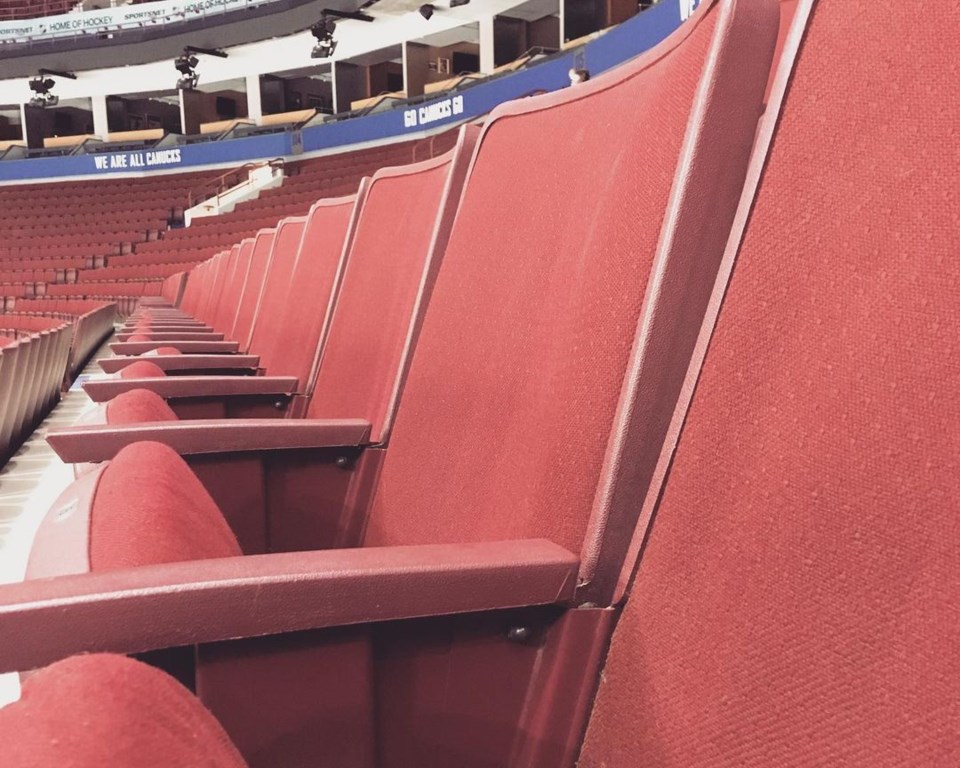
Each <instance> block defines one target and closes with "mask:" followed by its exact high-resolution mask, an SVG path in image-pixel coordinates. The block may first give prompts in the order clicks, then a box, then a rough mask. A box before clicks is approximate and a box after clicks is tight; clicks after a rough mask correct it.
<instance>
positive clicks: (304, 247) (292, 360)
mask: <svg viewBox="0 0 960 768" xmlns="http://www.w3.org/2000/svg"><path fill="white" fill-rule="evenodd" d="M366 189H367V181H366V180H364V182H363V183H362V184H361V185H360V189H359V191H358V192H357V194H355V195H349V196H347V197H333V198H324V199H322V200H318V201H317V202H316V203H314V204H313V206H312V207H311V208H310V213H309V214H308V216H307V223H306V226H305V227H304V230H303V234H302V236H301V240H300V246H299V248H298V249H297V261H296V264H295V265H294V271H293V279H292V280H291V282H290V290H289V293H288V294H287V296H286V302H285V303H284V306H283V307H282V309H281V317H280V322H279V324H278V326H277V331H276V333H275V334H273V335H272V336H270V337H268V338H267V339H266V340H265V343H264V345H263V347H262V349H261V350H260V352H259V354H260V365H261V367H263V368H266V369H267V370H269V371H270V372H271V374H272V375H275V376H296V377H297V379H298V380H299V381H300V384H301V390H302V391H305V389H306V384H307V383H308V382H309V381H310V372H311V371H312V370H313V368H314V366H315V364H316V359H317V355H318V351H319V349H320V346H321V344H322V343H323V339H324V338H325V336H326V329H327V327H328V325H329V322H330V315H331V313H332V311H333V303H334V298H335V296H336V289H337V286H338V285H339V283H340V276H341V274H342V272H343V266H344V263H345V259H346V254H347V253H348V252H349V249H350V244H351V242H352V241H353V232H354V230H355V228H356V222H357V220H358V219H359V216H360V211H361V210H362V209H363V204H364V199H365V198H366Z"/></svg>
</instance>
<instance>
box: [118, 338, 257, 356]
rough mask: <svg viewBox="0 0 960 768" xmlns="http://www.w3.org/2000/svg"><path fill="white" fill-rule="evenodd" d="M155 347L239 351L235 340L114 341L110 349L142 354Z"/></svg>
mask: <svg viewBox="0 0 960 768" xmlns="http://www.w3.org/2000/svg"><path fill="white" fill-rule="evenodd" d="M157 347H175V348H176V349H179V350H180V351H181V352H184V353H187V354H191V353H192V354H201V355H232V354H234V353H236V352H239V351H240V344H239V343H238V342H236V341H115V342H113V343H112V344H111V345H110V349H111V350H112V351H113V354H115V355H142V354H143V353H144V352H150V351H151V350H154V349H157Z"/></svg>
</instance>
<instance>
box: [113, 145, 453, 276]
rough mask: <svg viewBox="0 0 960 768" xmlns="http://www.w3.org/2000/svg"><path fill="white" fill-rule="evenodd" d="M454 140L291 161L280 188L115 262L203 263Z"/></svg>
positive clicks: (443, 148)
mask: <svg viewBox="0 0 960 768" xmlns="http://www.w3.org/2000/svg"><path fill="white" fill-rule="evenodd" d="M455 141H456V132H455V131H447V132H446V133H444V134H441V135H440V136H438V137H437V138H436V139H435V140H434V141H431V142H426V143H425V142H422V141H421V142H403V143H400V144H391V145H387V146H382V147H374V148H372V149H361V150H356V151H354V152H349V153H345V154H338V155H328V156H325V157H320V158H316V159H313V160H304V161H302V162H299V163H288V164H287V165H286V167H285V170H286V173H287V174H288V177H287V178H286V179H285V180H284V182H283V184H282V185H281V186H279V187H276V188H273V189H267V190H264V191H262V192H261V193H260V195H259V196H258V197H257V198H256V199H254V200H249V201H247V202H242V203H239V204H238V205H237V206H236V207H235V208H234V210H233V211H231V212H229V213H224V214H220V215H219V216H207V217H201V218H197V219H194V220H193V223H192V224H191V226H189V227H184V228H181V229H172V230H169V231H168V232H166V233H165V235H164V237H163V238H162V239H161V240H159V241H157V242H152V243H144V244H142V245H140V246H138V247H137V249H136V253H135V254H132V255H128V256H118V257H115V258H113V259H111V260H110V263H111V264H113V265H120V264H145V263H150V262H148V261H146V260H145V258H149V259H152V263H196V262H198V261H202V260H204V259H206V258H209V257H210V256H212V255H214V254H215V253H218V252H219V251H221V250H223V249H224V248H227V247H229V246H230V245H231V244H232V243H234V242H239V240H242V239H243V238H245V237H252V236H253V235H255V234H256V233H257V231H258V230H260V229H262V228H264V227H270V226H274V225H275V224H276V223H277V221H278V220H279V219H281V218H282V217H284V216H302V215H303V214H305V213H306V212H307V211H308V210H309V209H310V206H311V205H312V204H313V203H314V202H315V201H316V200H317V198H320V197H338V196H340V195H349V194H352V193H354V192H356V191H357V185H358V184H359V182H360V179H361V178H363V177H364V176H371V175H373V173H374V172H375V171H376V170H378V169H379V168H383V167H385V166H391V165H402V164H405V163H410V162H413V160H414V159H415V157H414V155H415V153H416V155H417V158H416V159H428V158H429V157H434V156H436V155H440V154H443V153H444V152H446V151H447V150H448V149H450V148H451V147H452V146H453V143H454V142H455ZM148 255H149V256H148Z"/></svg>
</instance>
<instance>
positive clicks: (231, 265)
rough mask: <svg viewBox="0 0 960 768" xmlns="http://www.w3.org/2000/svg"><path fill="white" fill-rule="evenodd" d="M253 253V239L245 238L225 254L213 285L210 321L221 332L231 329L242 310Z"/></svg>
mask: <svg viewBox="0 0 960 768" xmlns="http://www.w3.org/2000/svg"><path fill="white" fill-rule="evenodd" d="M252 253H253V241H252V240H244V241H243V242H242V243H240V244H238V245H234V246H233V247H232V248H231V249H230V250H229V251H227V252H226V254H225V255H224V257H223V258H224V261H223V265H222V266H221V268H220V270H219V273H218V275H217V278H216V282H215V284H214V285H212V286H211V291H210V296H211V299H210V306H211V310H210V315H211V317H210V321H209V322H210V326H211V327H212V328H213V329H214V330H216V331H219V332H220V333H224V334H225V333H227V332H228V331H230V330H231V329H232V328H233V324H234V322H235V321H236V317H237V313H238V312H239V311H240V294H241V293H242V291H243V286H244V283H245V281H246V277H247V272H248V271H249V270H250V262H251V257H252Z"/></svg>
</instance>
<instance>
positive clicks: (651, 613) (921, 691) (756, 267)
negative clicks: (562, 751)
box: [580, 0, 960, 768]
mask: <svg viewBox="0 0 960 768" xmlns="http://www.w3.org/2000/svg"><path fill="white" fill-rule="evenodd" d="M958 44H960V3H957V2H948V3H940V4H938V5H937V10H936V12H935V13H928V12H925V11H924V10H922V9H921V8H919V7H918V6H915V5H912V4H906V3H893V4H890V3H875V2H866V1H864V2H854V1H853V0H835V1H834V2H820V3H817V4H816V5H815V6H814V10H813V17H812V22H811V25H810V27H809V29H808V31H807V34H806V37H805V39H804V43H803V46H802V49H801V52H800V58H799V62H798V65H797V69H796V71H795V73H794V75H793V78H792V81H791V85H790V88H789V91H788V94H787V99H786V102H785V112H784V114H783V115H782V118H781V121H780V126H779V130H778V133H777V136H776V137H775V140H774V144H773V148H772V154H771V156H770V158H769V159H768V164H767V168H766V171H765V174H764V177H763V179H762V182H761V187H760V190H759V196H758V198H757V201H756V204H755V206H754V209H753V213H752V216H751V219H750V223H749V226H748V230H747V233H746V236H745V239H744V242H743V246H742V248H741V252H740V255H739V258H738V262H737V264H736V267H735V271H734V273H733V278H732V282H731V285H730V288H729V291H728V294H727V296H726V299H725V302H724V306H723V308H722V311H721V314H720V317H719V322H718V325H717V328H716V331H715V333H714V336H713V339H712V341H711V345H710V348H709V351H708V354H707V358H706V361H705V365H704V368H703V372H702V375H701V378H700V381H699V384H698V388H697V391H696V394H695V397H694V400H693V402H692V405H691V408H690V411H689V413H688V416H687V421H686V425H685V427H684V431H683V434H682V436H681V439H680V444H679V447H678V450H677V453H676V456H675V459H674V462H673V466H672V468H671V472H670V476H669V478H668V481H667V485H666V488H665V490H664V494H663V498H662V501H661V503H660V505H659V509H658V512H657V516H656V519H655V523H654V526H653V529H652V532H651V534H650V538H649V541H648V543H647V547H646V550H645V553H644V555H643V558H642V561H641V563H640V566H639V570H638V572H637V575H636V577H635V583H634V586H633V592H632V595H631V596H630V598H629V601H628V603H627V607H626V610H625V614H624V616H623V618H622V620H621V623H620V625H619V627H618V629H617V632H616V635H615V638H614V641H613V645H612V649H611V651H610V657H609V660H608V663H607V666H606V670H605V672H604V675H603V678H602V683H601V687H600V692H599V696H598V699H597V703H596V710H595V712H594V715H593V720H592V724H591V727H590V730H589V733H588V737H587V741H586V746H585V748H584V752H583V755H582V758H581V761H580V765H582V766H584V767H585V768H594V767H599V766H606V767H607V768H613V767H614V766H624V767H626V766H636V765H656V766H660V767H661V768H670V767H671V766H677V768H681V767H682V768H693V767H696V766H727V765H742V766H819V765H824V766H825V765H830V766H895V765H896V766H901V765H903V766H905V765H911V766H952V765H956V763H957V756H958V755H960V730H958V727H957V724H958V723H960V697H958V695H957V680H958V679H960V654H958V653H957V627H958V626H960V569H958V557H957V553H958V552H960V516H958V514H957V511H958V499H960V389H958V387H957V382H958V381H960V356H958V342H957V339H958V338H960V313H958V311H957V309H958V307H960V270H958V265H957V258H956V257H957V204H956V192H957V190H958V189H960V162H958V159H960V156H958V154H957V147H958V144H957V126H958V125H960V78H958V77H957V76H956V75H957V72H956V67H955V66H953V67H952V70H951V71H949V72H945V71H944V59H943V52H944V51H950V50H956V49H957V47H958ZM948 69H950V68H949V67H948Z"/></svg>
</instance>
